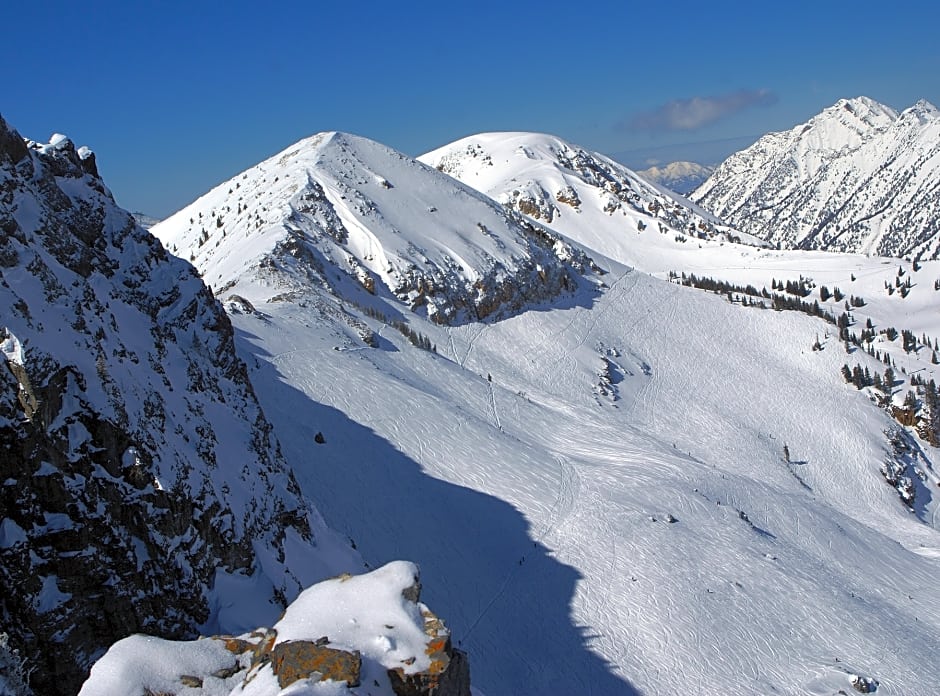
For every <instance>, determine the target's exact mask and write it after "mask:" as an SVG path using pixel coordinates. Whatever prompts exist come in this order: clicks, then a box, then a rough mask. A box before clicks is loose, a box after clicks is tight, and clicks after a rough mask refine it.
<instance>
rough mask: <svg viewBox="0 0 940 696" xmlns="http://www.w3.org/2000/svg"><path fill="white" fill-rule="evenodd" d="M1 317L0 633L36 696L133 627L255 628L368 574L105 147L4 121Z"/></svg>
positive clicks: (70, 679) (185, 632)
mask: <svg viewBox="0 0 940 696" xmlns="http://www.w3.org/2000/svg"><path fill="white" fill-rule="evenodd" d="M0 307H3V310H2V313H0V347H2V355H0V452H2V455H0V514H2V517H0V585H2V591H0V622H2V626H3V630H4V631H5V632H7V633H8V634H9V635H10V644H11V646H13V647H14V648H17V649H19V650H20V653H21V654H22V655H26V656H29V660H30V662H31V664H32V666H34V667H35V668H36V670H35V672H34V674H33V677H32V686H33V687H34V689H35V690H36V692H37V693H42V694H57V693H62V694H67V693H74V692H75V691H76V690H77V688H78V685H79V684H80V683H81V681H82V680H83V679H84V676H85V674H86V670H87V668H88V666H89V665H90V664H91V662H92V661H93V660H94V659H95V658H96V657H98V656H99V655H100V654H101V653H102V652H103V651H104V649H105V648H106V647H107V646H108V645H110V644H111V643H112V642H114V641H115V640H117V639H119V638H121V637H123V636H126V635H128V634H130V633H133V632H136V631H147V632H150V633H154V634H157V635H160V636H164V637H173V638H184V637H189V636H193V635H195V633H196V629H197V628H198V627H201V626H202V627H205V626H208V627H215V628H219V629H223V630H241V629H242V628H244V627H247V626H256V625H258V623H259V622H260V619H262V618H263V617H265V616H267V615H269V614H275V613H276V612H277V610H278V607H279V606H280V607H283V606H284V605H285V604H286V603H287V601H289V600H290V599H292V598H293V597H295V596H296V595H297V593H298V592H299V591H300V590H301V589H302V588H303V587H305V586H307V585H309V584H310V583H312V582H314V581H317V580H320V579H322V578H323V577H327V576H329V575H332V574H335V573H336V572H338V571H339V570H344V569H353V568H357V567H358V568H361V567H362V566H361V562H360V561H359V560H358V558H357V556H356V555H355V553H354V552H352V551H351V550H349V549H348V548H347V546H346V544H345V543H344V542H343V541H341V540H339V539H338V538H337V537H336V536H335V535H334V534H333V533H332V532H330V531H329V530H328V529H327V528H325V526H324V525H323V523H322V520H321V519H320V517H319V515H318V513H317V512H316V510H315V509H314V508H313V507H312V506H311V505H310V503H309V502H308V501H307V500H305V499H304V498H303V497H302V495H301V494H300V491H299V488H298V486H297V484H296V482H295V481H294V478H293V476H292V474H291V473H290V472H289V471H287V470H286V467H285V466H284V463H283V460H282V457H281V454H280V452H279V449H278V445H277V442H276V441H275V439H274V438H273V436H272V434H271V427H270V425H269V424H268V422H267V420H266V419H265V416H264V414H263V413H262V411H261V409H260V407H259V405H258V403H257V400H256V398H255V395H254V391H253V388H252V385H251V384H250V382H249V380H248V377H247V371H246V368H245V365H244V364H243V362H242V361H241V360H240V359H239V358H238V357H237V356H236V353H235V349H234V343H233V330H232V327H231V324H230V323H229V320H228V318H227V317H226V315H225V314H224V312H223V311H222V308H221V306H220V305H219V303H218V302H216V300H215V299H214V298H213V295H212V293H211V291H210V290H209V289H208V288H207V287H206V286H205V285H204V284H203V282H202V280H201V279H200V278H199V276H198V274H197V273H196V271H195V270H194V269H193V268H192V267H191V266H190V265H189V264H188V263H186V262H184V261H181V260H179V259H177V258H174V257H172V256H170V255H169V254H168V253H167V252H166V251H165V250H164V249H163V247H162V246H161V245H160V243H159V242H158V241H157V240H156V239H155V238H154V237H152V236H151V235H150V234H149V233H147V232H146V231H144V230H143V229H142V228H141V227H139V226H138V225H137V224H136V223H135V221H134V220H133V219H132V217H131V216H130V215H129V214H128V213H126V212H125V211H123V210H121V209H120V208H118V207H117V206H116V205H115V204H114V201H113V199H112V196H111V194H110V192H109V191H108V189H107V188H106V187H105V185H104V184H103V182H102V181H101V179H100V177H99V176H98V172H97V167H96V163H95V158H94V154H93V153H92V152H91V151H89V150H88V149H87V148H80V149H76V147H75V146H74V145H73V144H72V142H71V141H70V140H69V139H68V138H66V137H64V136H59V135H56V136H53V138H52V139H51V141H50V142H49V143H45V144H42V143H37V142H32V141H28V140H24V139H23V138H22V137H20V136H19V134H17V133H16V131H14V130H13V129H12V128H10V127H9V126H8V125H7V124H6V123H5V122H4V121H3V120H2V119H0ZM236 597H241V598H242V599H243V601H241V602H240V603H239V604H237V606H240V607H241V609H239V610H238V612H236V611H235V610H234V609H232V607H233V606H236V603H235V601H234V598H236ZM245 597H251V598H252V600H251V601H247V600H245V599H244V598H245Z"/></svg>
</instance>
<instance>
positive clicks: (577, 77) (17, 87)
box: [0, 0, 940, 217]
mask: <svg viewBox="0 0 940 696" xmlns="http://www.w3.org/2000/svg"><path fill="white" fill-rule="evenodd" d="M938 7H940V6H938V3H936V2H935V1H932V0H924V1H918V2H912V1H907V0H894V1H893V2H887V3H886V2H884V1H883V0H880V1H879V2H877V3H876V2H868V0H855V1H854V2H842V1H840V0H815V2H802V1H800V2H787V3H762V2H754V3H745V2H720V1H718V0H713V1H712V2H703V1H699V2H695V3H691V2H685V1H684V0H679V1H673V2H671V3H655V2H652V1H649V2H644V3H642V4H640V3H634V2H628V1H625V0H621V1H619V2H617V1H610V2H605V1H598V0H595V2H577V1H572V0H567V1H566V2H553V1H545V0H543V1H541V2H532V1H516V2H513V1H512V0H502V1H501V2H490V1H488V0H476V1H475V2H472V3H450V2H435V3H430V2H427V3H425V2H389V1H387V0H386V1H385V2H359V3H338V2H313V1H308V2H259V1H258V0H255V1H254V2H250V3H248V2H238V1H233V2H227V3H223V2H213V3H209V2H198V1H191V2H186V3H183V2H180V3H159V2H150V3H144V2H139V3H129V2H124V1H122V2H95V1H93V0H85V1H80V2H75V1H74V0H70V1H69V2H42V0H32V1H31V2H21V1H19V0H14V1H13V2H8V3H7V4H6V5H5V6H4V21H3V24H4V30H3V38H2V40H0V66H3V67H4V68H5V69H4V70H3V72H2V75H3V77H2V95H3V99H2V100H0V114H2V115H3V116H4V117H5V118H6V120H7V121H8V122H9V123H10V124H11V125H13V126H14V127H15V128H17V130H19V131H20V133H21V134H22V135H24V136H25V137H29V138H33V139H36V140H45V139H48V137H49V135H50V134H52V133H53V132H61V133H65V134H67V135H69V136H70V137H71V138H72V139H73V140H74V141H75V143H76V145H88V146H89V147H91V148H92V149H93V150H95V152H96V153H97V156H98V162H99V168H100V170H101V172H102V175H103V176H104V178H105V182H106V183H107V184H108V185H109V186H110V188H111V189H112V191H113V192H114V194H115V197H116V198H117V200H118V202H119V203H120V204H121V205H122V206H124V207H126V208H129V209H132V210H142V211H144V212H147V213H150V214H152V215H155V216H158V217H162V216H166V215H168V214H170V213H172V212H174V211H175V210H177V209H179V208H180V207H182V206H183V205H185V204H187V203H188V202H190V201H191V200H193V199H194V198H196V197H198V196H199V195H201V194H202V193H204V192H205V191H207V190H208V189H209V188H211V187H212V186H214V185H215V184H217V183H219V182H221V181H224V180H225V179H227V178H229V177H231V176H234V175H235V174H237V173H238V172H240V171H241V170H243V169H245V168H247V167H249V166H251V165H252V164H255V163H256V162H258V161H260V160H262V159H264V158H265V157H267V156H270V155H272V154H274V153H275V152H278V151H279V150H281V149H283V148H285V147H287V146H288V145H290V144H291V143H293V142H295V141H296V140H299V139H300V138H303V137H305V136H307V135H310V134H312V133H315V132H318V131H323V130H344V131H350V132H353V133H358V134H360V135H365V136H367V137H370V138H373V139H375V140H379V141H381V142H383V143H386V144H387V145H390V146H392V147H395V148H397V149H399V150H402V151H404V152H406V153H408V154H411V155H417V154H420V153H422V152H424V151H426V150H429V149H432V148H434V147H437V146H440V145H443V144H445V143H447V142H450V141H452V140H455V139H457V138H460V137H463V136H465V135H470V134H472V133H476V132H480V131H488V130H529V131H544V132H549V133H553V134H555V135H559V136H561V137H563V138H566V139H568V140H570V141H573V142H575V143H577V144H579V145H583V146H585V147H588V148H590V149H594V150H599V151H601V152H605V153H607V154H612V155H617V154H621V153H630V154H623V155H621V156H622V158H623V159H625V160H626V161H627V162H628V164H630V165H631V166H634V167H637V168H639V167H640V166H642V163H643V161H645V160H646V159H648V158H650V159H663V161H669V160H671V159H676V158H688V159H693V160H699V161H704V160H707V159H714V158H716V157H721V156H724V155H725V154H728V153H730V151H732V150H734V149H739V148H740V147H744V146H746V145H747V144H749V141H751V140H753V139H755V138H756V137H757V136H759V135H761V134H763V133H765V132H767V131H771V130H782V129H785V128H789V127H791V126H793V125H795V124H797V123H799V122H802V121H805V120H807V119H808V118H810V117H811V116H813V115H814V114H815V113H817V112H818V111H820V110H821V109H823V108H825V107H826V106H829V105H831V104H832V103H833V102H835V101H836V100H837V99H839V98H841V97H854V96H858V95H866V96H869V97H872V98H873V99H876V100H878V101H881V102H884V103H886V104H888V105H890V106H893V107H895V108H898V109H900V108H904V107H907V106H910V105H911V104H912V103H914V102H915V101H916V100H917V99H919V98H926V99H928V100H930V101H932V102H933V103H935V104H937V105H940V40H938V38H937V37H938V27H940V21H938V20H940V9H938ZM714 141H726V142H724V143H723V144H721V143H719V144H715V145H709V144H708V143H713V142H714ZM703 143H704V144H703ZM675 145H679V146H680V147H671V146H675ZM725 151H727V152H725ZM715 153H720V154H715ZM657 155H664V156H663V157H659V156H657Z"/></svg>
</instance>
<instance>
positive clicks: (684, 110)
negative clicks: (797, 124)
mask: <svg viewBox="0 0 940 696" xmlns="http://www.w3.org/2000/svg"><path fill="white" fill-rule="evenodd" d="M776 103H777V95H775V94H774V93H773V92H771V91H770V90H766V89H758V90H753V89H742V90H738V91H737V92H732V93H730V94H719V95H716V96H711V97H691V98H690V99H674V100H673V101H671V102H667V103H665V104H663V105H662V106H660V107H659V108H657V109H654V110H653V111H644V112H641V113H638V114H636V115H634V116H633V117H632V118H628V119H625V120H624V121H621V122H620V123H618V124H617V129H618V130H626V131H648V132H650V133H665V132H669V131H694V130H698V129H700V128H704V127H705V126H709V125H711V124H712V123H715V122H716V121H720V120H721V119H723V118H727V117H728V116H731V115H733V114H736V113H739V112H741V111H744V110H745V109H749V108H751V107H752V106H772V105H773V104H776Z"/></svg>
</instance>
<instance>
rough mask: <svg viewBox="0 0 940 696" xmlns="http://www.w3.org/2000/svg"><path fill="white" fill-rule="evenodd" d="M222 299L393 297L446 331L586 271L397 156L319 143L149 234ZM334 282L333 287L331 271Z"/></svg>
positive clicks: (570, 256)
mask: <svg viewBox="0 0 940 696" xmlns="http://www.w3.org/2000/svg"><path fill="white" fill-rule="evenodd" d="M153 232H154V234H156V235H157V236H158V237H159V238H160V239H161V240H162V241H163V242H164V244H165V245H166V246H167V248H169V249H170V250H171V251H172V252H173V253H175V254H178V255H180V256H182V257H184V258H189V259H190V260H191V261H192V262H193V263H195V264H196V265H197V266H198V267H199V268H200V269H201V270H202V272H203V276H204V278H205V279H206V281H207V282H208V283H210V285H212V286H213V287H214V288H215V289H216V291H217V292H218V293H219V294H220V295H222V296H223V297H224V294H225V293H226V292H227V291H228V290H230V289H231V288H232V287H233V286H234V285H235V284H237V283H238V281H239V279H243V278H245V277H248V276H250V277H252V278H256V279H260V281H261V283H262V284H265V285H267V287H268V291H267V292H266V293H264V294H265V295H266V296H265V297H261V298H259V297H253V298H251V299H252V301H255V300H259V299H260V300H262V301H281V300H297V299H298V298H299V297H301V296H304V295H305V294H307V293H308V291H309V288H310V285H311V284H313V285H316V286H322V287H327V288H329V289H331V290H332V291H333V292H334V293H336V294H338V295H343V294H346V295H348V294H349V293H350V291H349V290H347V289H345V285H346V284H345V283H344V280H347V279H352V280H353V281H354V283H355V284H356V286H358V287H359V288H360V289H361V290H364V291H365V292H367V293H369V294H382V295H385V296H390V297H392V298H394V299H395V300H396V301H398V302H400V303H404V304H405V305H406V306H407V307H408V308H410V309H412V310H415V311H418V312H420V313H422V314H424V315H426V316H427V317H429V318H430V319H431V320H432V321H434V322H436V323H439V324H459V323H464V322H466V321H470V320H476V319H482V318H486V317H498V316H503V315H506V314H507V313H512V312H514V311H517V310H519V309H521V308H523V307H524V306H526V305H527V304H530V303H533V302H538V301H542V300H545V299H549V298H552V297H555V296H557V295H559V294H561V293H565V292H570V291H572V290H573V289H574V288H575V287H576V286H577V284H578V283H579V282H580V281H579V277H580V276H581V275H582V274H584V273H589V272H590V270H591V266H592V263H591V261H590V259H588V258H587V257H586V256H585V255H584V253H583V252H581V251H579V250H577V249H576V248H574V247H573V246H571V245H570V244H568V243H567V242H566V241H565V240H563V239H562V238H560V237H559V236H557V235H555V234H553V233H552V232H551V231H550V230H548V229H546V228H544V227H543V226H541V225H538V224H533V222H531V221H529V220H527V219H525V218H523V217H522V216H516V215H514V214H513V213H511V212H510V211H507V210H506V209H505V208H503V207H502V206H500V205H498V204H497V203H495V202H494V201H492V200H490V199H489V198H487V197H486V196H484V195H482V194H480V193H479V192H477V191H474V190H472V189H470V188H468V187H466V186H463V185H461V184H459V183H458V182H455V181H454V180H453V179H451V178H450V177H447V176H444V175H443V174H441V173H439V172H437V171H434V170H433V169H432V168H430V167H427V166H426V165H424V164H421V163H419V162H417V161H415V160H413V159H411V158H409V157H407V156H405V155H403V154H401V153H399V152H396V151H394V150H392V149H390V148H388V147H386V146H384V145H380V144H379V143H376V142H373V141H370V140H367V139H365V138H362V137H358V136H354V135H349V134H345V133H335V132H332V133H320V134H318V135H315V136H312V137H310V138H307V139H305V140H302V141H300V142H298V143H296V144H295V145H293V146H291V147H289V148H287V149H286V150H284V151H283V152H281V153H279V154H277V155H275V156H274V157H272V158H270V159H268V160H266V161H264V162H262V163H261V164H258V165H257V166H255V167H252V168H251V169H249V170H247V171H246V172H244V173H242V174H240V175H238V176H236V177H235V178H233V179H232V180H231V181H229V182H226V183H224V184H221V185H220V186H218V187H216V188H215V189H213V190H212V191H210V192H209V193H207V194H206V195H204V196H203V197H201V198H200V199H199V200H197V201H196V202H194V203H193V204H191V205H190V206H188V207H186V208H184V209H183V210H181V211H180V212H178V213H177V214H175V215H173V216H172V217H170V218H169V219H167V220H165V221H163V222H162V223H160V224H159V225H157V226H155V227H154V229H153ZM337 270H339V271H340V273H339V275H337V273H336V271H337Z"/></svg>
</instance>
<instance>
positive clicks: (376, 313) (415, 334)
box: [356, 304, 437, 353]
mask: <svg viewBox="0 0 940 696" xmlns="http://www.w3.org/2000/svg"><path fill="white" fill-rule="evenodd" d="M356 306H357V307H359V309H361V310H362V311H363V312H364V313H365V314H366V315H367V316H370V317H372V318H373V319H377V320H378V321H380V322H382V323H383V324H388V325H389V326H391V327H392V328H393V329H395V330H396V331H398V333H400V334H401V335H402V336H404V337H405V338H407V339H408V341H410V342H411V345H413V346H416V347H417V348H420V349H421V350H426V351H428V352H429V353H436V352H437V346H436V345H435V344H433V343H431V339H430V338H428V337H427V336H426V335H425V334H423V333H421V332H419V331H415V330H414V329H412V328H411V327H410V326H408V322H406V321H405V320H404V319H390V318H389V317H388V316H387V315H386V314H385V313H384V312H382V311H380V310H378V309H376V308H375V307H364V306H362V305H359V304H357V305H356Z"/></svg>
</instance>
